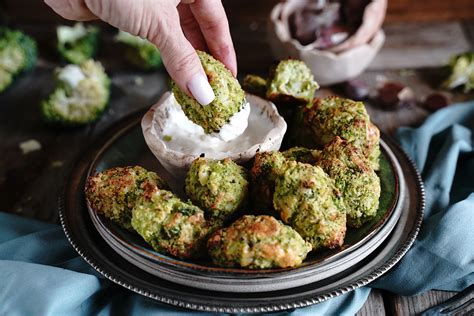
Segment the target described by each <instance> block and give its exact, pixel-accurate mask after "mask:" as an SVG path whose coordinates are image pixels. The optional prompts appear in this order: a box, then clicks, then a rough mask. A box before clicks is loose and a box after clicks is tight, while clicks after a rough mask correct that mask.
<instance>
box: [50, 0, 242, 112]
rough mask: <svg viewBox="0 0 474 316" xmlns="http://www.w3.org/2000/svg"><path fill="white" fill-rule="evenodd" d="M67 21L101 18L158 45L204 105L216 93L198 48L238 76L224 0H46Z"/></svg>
mask: <svg viewBox="0 0 474 316" xmlns="http://www.w3.org/2000/svg"><path fill="white" fill-rule="evenodd" d="M45 2H46V4H47V5H49V6H50V7H51V8H52V9H53V10H54V11H55V12H56V13H58V14H59V15H61V16H63V17H64V18H66V19H70V20H77V21H88V20H94V19H101V20H103V21H105V22H107V23H109V24H111V25H113V26H115V27H117V28H119V29H121V30H123V31H126V32H129V33H131V34H133V35H138V36H140V37H142V38H146V39H148V40H149V41H150V42H152V43H154V44H155V45H156V46H157V47H158V49H159V50H160V52H161V55H162V58H163V63H164V65H165V67H166V70H167V71H168V73H169V74H170V76H171V77H172V78H173V79H174V80H175V81H176V83H177V84H178V86H179V87H180V88H181V89H182V90H183V91H185V92H186V93H188V94H189V95H192V96H193V97H194V98H195V99H196V100H197V101H198V102H199V103H201V104H203V105H205V104H209V103H210V102H211V101H212V100H213V99H214V97H215V96H214V92H213V91H212V88H211V86H210V85H209V82H208V80H207V77H206V74H205V73H204V70H203V68H202V65H201V63H200V61H199V58H198V56H197V54H196V52H195V49H199V50H204V51H207V50H208V51H209V52H210V53H211V54H212V55H213V56H214V57H215V58H217V59H219V60H220V61H221V62H223V63H224V64H225V65H226V66H227V68H228V69H229V70H230V71H231V72H232V74H233V75H234V76H236V74H237V61H236V57H235V50H234V46H233V43H232V38H231V36H230V31H229V24H228V21H227V17H226V14H225V11H224V8H223V6H222V3H221V1H220V0H182V1H180V0H161V1H156V0H155V1H154V0H134V1H128V0H95V1H93V0H45Z"/></svg>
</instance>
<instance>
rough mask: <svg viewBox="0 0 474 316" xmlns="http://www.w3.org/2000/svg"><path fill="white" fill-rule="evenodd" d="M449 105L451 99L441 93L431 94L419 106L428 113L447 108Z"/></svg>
mask: <svg viewBox="0 0 474 316" xmlns="http://www.w3.org/2000/svg"><path fill="white" fill-rule="evenodd" d="M450 104H451V98H450V96H449V95H447V94H446V93H442V92H433V93H431V94H429V95H428V96H426V98H425V100H424V101H423V103H422V104H421V105H422V106H423V108H425V109H427V110H428V111H432V112H434V111H437V110H439V109H442V108H444V107H447V106H448V105H450Z"/></svg>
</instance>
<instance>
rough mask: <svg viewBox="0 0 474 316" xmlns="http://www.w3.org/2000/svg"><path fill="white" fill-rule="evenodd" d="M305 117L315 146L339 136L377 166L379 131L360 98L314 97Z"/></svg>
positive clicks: (371, 163)
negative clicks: (357, 100) (358, 99)
mask: <svg viewBox="0 0 474 316" xmlns="http://www.w3.org/2000/svg"><path fill="white" fill-rule="evenodd" d="M304 120H305V124H306V126H307V127H308V128H309V130H310V131H311V133H312V138H313V140H314V141H315V142H316V144H317V145H318V146H324V145H325V144H327V143H329V142H330V141H332V140H333V138H334V137H336V136H339V137H341V138H343V139H345V140H347V141H348V142H349V143H351V144H352V145H354V146H355V147H357V148H359V149H360V150H361V151H362V152H363V153H364V155H365V156H366V157H367V158H368V159H369V161H370V165H371V166H372V168H373V169H374V170H378V169H379V156H380V148H379V140H380V132H379V130H378V128H377V127H376V126H375V125H374V124H372V123H371V122H370V118H369V115H368V114H367V111H366V109H365V106H364V104H363V103H362V102H356V101H352V100H349V99H343V98H339V97H327V98H324V99H315V100H314V102H313V104H312V105H310V106H308V107H306V108H305V109H304Z"/></svg>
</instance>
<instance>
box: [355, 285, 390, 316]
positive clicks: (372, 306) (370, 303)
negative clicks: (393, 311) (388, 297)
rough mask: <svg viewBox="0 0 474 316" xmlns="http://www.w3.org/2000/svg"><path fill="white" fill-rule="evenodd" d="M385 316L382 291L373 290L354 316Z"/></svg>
mask: <svg viewBox="0 0 474 316" xmlns="http://www.w3.org/2000/svg"><path fill="white" fill-rule="evenodd" d="M371 315H377V316H385V315H386V313H385V306H384V301H383V297H382V291H380V290H377V289H373V290H372V291H371V292H370V295H369V298H368V299H367V301H366V302H365V304H364V305H363V306H362V308H361V309H360V310H359V311H358V312H357V314H356V316H371Z"/></svg>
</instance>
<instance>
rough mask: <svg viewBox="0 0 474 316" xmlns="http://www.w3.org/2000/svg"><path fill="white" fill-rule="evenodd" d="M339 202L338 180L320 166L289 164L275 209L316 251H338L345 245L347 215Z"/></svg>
mask: <svg viewBox="0 0 474 316" xmlns="http://www.w3.org/2000/svg"><path fill="white" fill-rule="evenodd" d="M337 200H338V197H337V196H336V191H335V187H334V180H332V179H331V178H330V177H329V176H328V175H327V174H326V173H325V172H324V171H323V169H321V168H320V167H317V166H311V165H309V164H304V163H300V162H296V161H288V162H287V167H286V170H285V172H284V173H283V174H282V175H281V176H279V177H278V178H277V180H276V186H275V194H274V197H273V204H274V207H275V209H276V210H277V211H279V212H280V217H281V219H282V220H283V222H285V223H287V224H289V225H291V227H293V228H294V229H295V230H296V231H297V232H298V233H300V235H301V236H302V237H303V238H304V239H305V240H306V241H309V242H310V243H311V244H312V245H313V249H318V248H320V247H324V248H336V247H338V246H341V245H342V244H343V242H344V237H345V234H346V214H345V213H344V212H343V211H342V210H341V209H339V208H338V205H337V203H338V201H337Z"/></svg>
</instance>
